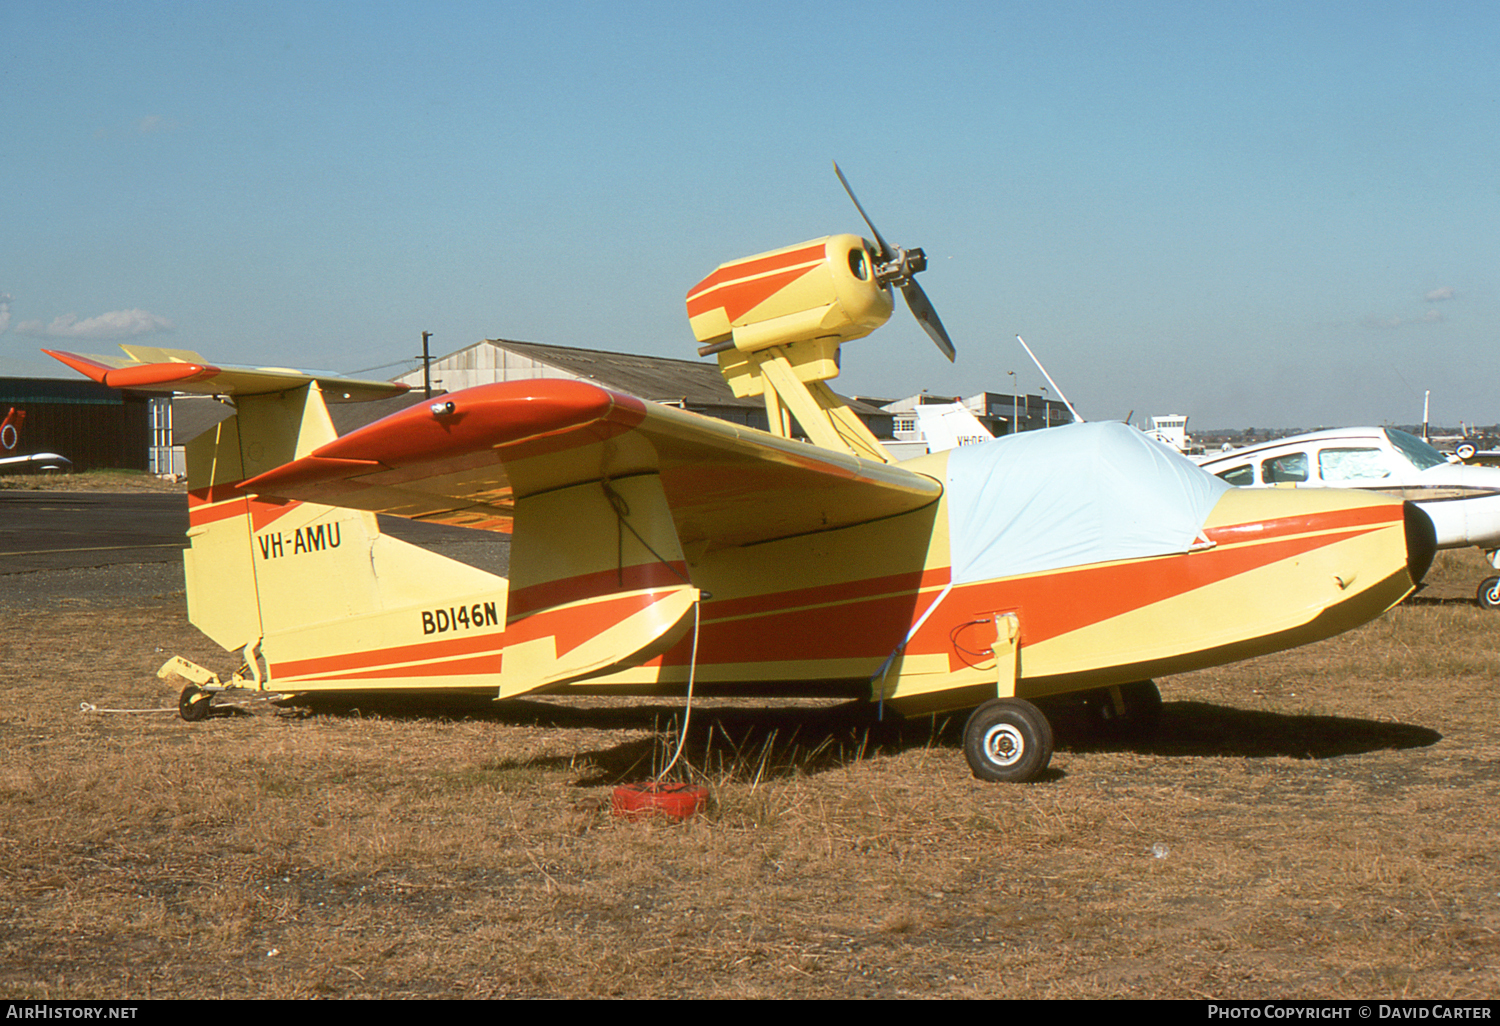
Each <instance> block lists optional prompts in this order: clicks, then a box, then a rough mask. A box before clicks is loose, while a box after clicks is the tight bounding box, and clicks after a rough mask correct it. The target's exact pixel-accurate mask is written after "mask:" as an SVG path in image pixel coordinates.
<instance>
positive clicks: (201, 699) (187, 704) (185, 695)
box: [177, 684, 214, 723]
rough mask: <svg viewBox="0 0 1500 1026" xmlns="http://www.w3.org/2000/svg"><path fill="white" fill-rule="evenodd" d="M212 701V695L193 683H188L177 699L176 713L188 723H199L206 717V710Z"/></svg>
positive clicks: (210, 706) (207, 710)
mask: <svg viewBox="0 0 1500 1026" xmlns="http://www.w3.org/2000/svg"><path fill="white" fill-rule="evenodd" d="M213 701H214V696H213V695H211V694H209V693H208V692H207V691H204V690H203V689H202V688H200V687H198V686H196V685H194V684H189V685H188V686H187V687H185V688H183V689H182V695H181V697H179V698H178V699H177V713H178V715H180V716H181V717H182V718H183V719H184V720H186V721H187V722H189V723H199V722H201V721H203V720H206V719H208V712H209V709H210V708H212V706H213Z"/></svg>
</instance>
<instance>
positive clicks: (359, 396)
mask: <svg viewBox="0 0 1500 1026" xmlns="http://www.w3.org/2000/svg"><path fill="white" fill-rule="evenodd" d="M120 348H121V349H122V350H124V351H125V356H123V357H119V356H96V355H92V354H86V353H63V352H57V351H55V350H51V349H44V350H42V352H44V353H46V354H47V355H48V356H51V357H53V358H55V359H57V360H61V361H62V362H63V363H65V364H67V365H68V366H69V367H72V368H73V369H74V370H76V371H78V372H79V373H80V374H83V375H85V376H87V377H90V378H93V379H94V380H95V381H97V382H99V383H100V384H101V385H108V386H109V387H111V388H133V389H140V390H142V391H148V392H197V393H200V394H203V395H267V394H270V393H275V392H285V391H288V390H289V389H293V388H301V387H302V386H303V385H306V384H307V383H308V382H310V381H316V382H317V383H318V387H319V388H321V389H322V390H323V398H324V399H325V400H326V401H328V402H335V403H338V402H346V403H347V402H363V401H366V400H370V399H386V398H389V397H390V396H393V395H400V394H402V393H403V392H406V391H407V390H408V389H409V388H410V386H409V385H402V384H396V383H395V382H390V381H362V380H359V379H356V378H346V377H344V376H342V375H340V374H334V373H332V372H331V371H310V370H294V369H292V368H290V367H236V366H229V365H217V364H211V363H209V362H208V361H207V360H205V359H204V358H203V357H202V356H200V355H199V354H198V353H195V352H193V351H192V350H190V349H161V348H158V347H155V346H125V345H122V346H121V347H120Z"/></svg>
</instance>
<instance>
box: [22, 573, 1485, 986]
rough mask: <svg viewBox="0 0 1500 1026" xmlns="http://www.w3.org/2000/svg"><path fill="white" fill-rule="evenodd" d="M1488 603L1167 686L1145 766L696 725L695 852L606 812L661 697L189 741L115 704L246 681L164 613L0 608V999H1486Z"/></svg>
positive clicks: (823, 725)
mask: <svg viewBox="0 0 1500 1026" xmlns="http://www.w3.org/2000/svg"><path fill="white" fill-rule="evenodd" d="M1483 570H1484V565H1483V563H1482V562H1481V561H1479V560H1478V557H1477V555H1474V556H1471V555H1467V554H1465V555H1458V556H1455V555H1451V554H1444V555H1443V556H1441V557H1440V559H1439V563H1438V565H1437V567H1436V568H1435V569H1434V572H1433V575H1432V579H1433V581H1434V582H1435V587H1433V588H1431V589H1430V591H1429V594H1430V595H1431V596H1433V597H1429V598H1426V599H1424V600H1421V601H1418V602H1415V603H1413V604H1410V605H1407V606H1403V607H1401V608H1398V609H1396V610H1394V611H1393V612H1391V613H1389V614H1387V615H1386V616H1385V617H1384V618H1382V619H1381V620H1379V621H1377V622H1375V623H1373V624H1370V625H1368V626H1367V627H1365V628H1363V629H1361V630H1359V631H1356V632H1353V633H1351V634H1348V635H1346V636H1344V637H1341V638H1337V639H1334V640H1332V641H1329V642H1326V643H1323V644H1320V645H1317V646H1313V647H1309V648H1306V649H1302V650H1298V651H1295V652H1291V653H1286V654H1282V655H1277V656H1270V657H1266V658H1262V659H1258V660H1255V661H1252V662H1247V663H1243V664H1240V665H1237V666H1232V667H1227V668H1223V669H1218V670H1213V671H1207V672H1202V673H1194V674H1187V675H1183V676H1179V677H1173V678H1167V679H1164V680H1162V681H1161V682H1160V684H1161V689H1162V692H1163V696H1164V698H1165V700H1166V707H1165V710H1164V714H1163V723H1162V731H1161V734H1160V736H1159V737H1158V738H1157V739H1155V740H1153V741H1150V742H1142V743H1134V744H1129V745H1120V744H1110V743H1107V742H1104V741H1102V740H1099V739H1095V738H1090V737H1089V736H1088V735H1087V733H1085V732H1083V730H1082V729H1081V727H1080V726H1079V725H1077V724H1070V723H1067V722H1061V723H1059V725H1058V735H1059V747H1058V753H1057V755H1056V757H1055V758H1054V761H1053V770H1052V772H1051V773H1050V775H1049V776H1048V778H1047V779H1045V780H1044V781H1042V782H1040V783H1037V784H1033V785H995V784H985V783H981V782H979V781H977V780H975V779H973V778H972V777H971V776H970V774H969V772H968V769H967V766H966V764H965V762H964V758H963V754H962V751H961V749H960V746H959V738H958V735H959V730H960V729H961V726H962V719H961V718H953V719H951V720H950V719H940V720H938V721H936V722H931V721H922V722H920V723H912V724H907V725H906V726H905V727H904V728H903V729H902V730H900V731H892V730H888V729H887V730H881V729H872V728H871V726H870V725H869V724H868V723H863V722H862V721H860V720H858V719H857V718H855V717H853V716H851V715H850V714H849V713H848V711H847V710H843V709H837V708H832V707H817V706H813V705H807V704H803V705H797V704H784V705H780V706H776V707H773V708H767V707H765V706H763V705H757V704H754V703H748V702H718V703H712V704H705V705H701V706H700V707H698V708H697V709H695V711H694V714H693V719H692V725H691V729H690V731H689V743H688V746H687V756H686V757H687V759H688V760H689V761H690V772H691V773H692V774H693V775H694V777H695V779H699V780H701V781H703V782H705V783H707V784H708V785H709V786H710V787H711V789H712V795H713V799H712V804H711V807H710V809H709V811H708V812H707V813H706V814H704V815H702V816H700V817H698V818H696V819H694V820H691V821H688V822H685V823H665V822H641V823H632V822H626V821H623V820H620V819H616V818H614V817H612V816H611V815H610V812H609V808H608V806H609V797H610V793H611V789H612V787H613V785H615V784H616V783H618V782H621V781H631V780H642V779H646V778H647V777H649V775H650V773H651V771H652V766H653V764H659V763H660V760H661V750H662V748H661V744H660V741H659V739H660V737H661V735H662V734H663V733H665V732H666V730H667V728H668V725H669V724H670V723H671V722H672V721H673V718H674V717H676V716H678V715H679V711H680V710H679V709H678V707H677V706H676V705H674V704H673V703H670V702H652V703H647V704H644V705H639V704H631V703H625V702H605V701H593V702H583V701H580V702H564V701H522V702H515V703H512V704H509V705H505V706H500V707H493V708H476V709H470V710H462V709H457V710H449V711H447V712H444V711H441V710H431V709H425V710H424V709H406V710H402V709H385V710H372V709H366V710H360V711H349V712H344V713H338V714H334V713H320V714H317V715H309V714H306V713H302V712H296V711H288V710H276V709H273V708H270V707H264V706H263V707H259V708H253V709H247V710H245V711H242V712H227V713H224V714H218V715H215V716H214V717H213V718H212V719H210V720H209V721H207V722H204V723H199V724H188V723H184V722H182V721H181V720H180V719H178V718H177V716H176V715H175V714H173V713H149V712H145V713H143V712H130V713H126V712H111V711H106V710H116V709H154V708H174V707H175V701H176V696H175V694H174V693H173V692H172V691H171V690H169V689H168V688H167V687H165V686H164V685H162V684H161V683H159V682H158V681H157V680H156V679H155V676H154V674H155V670H156V668H157V667H158V666H159V665H160V664H161V662H162V661H163V660H164V659H165V658H166V657H167V656H168V655H171V654H174V653H180V654H182V655H185V656H187V657H188V658H190V659H194V660H196V661H198V662H201V663H204V664H205V665H208V666H211V667H213V668H215V669H219V670H221V671H227V670H229V669H232V668H233V660H232V659H231V658H230V657H228V656H226V655H225V654H224V653H222V652H219V651H218V650H217V649H216V648H215V647H214V646H213V645H212V644H211V643H209V642H207V641H206V640H204V639H203V638H201V637H199V636H198V635H197V633H196V632H195V631H194V630H193V629H192V628H191V627H189V626H188V625H187V624H186V622H185V618H184V613H183V605H182V600H181V597H180V596H162V597H160V598H158V599H153V600H150V601H145V602H135V603H134V604H131V605H128V606H119V605H111V604H110V603H108V602H107V601H102V600H100V601H93V602H88V601H74V602H64V603H62V604H59V605H56V606H54V607H53V608H49V609H43V610H26V611H5V610H3V609H0V679H3V681H4V693H5V696H6V701H5V703H4V705H3V707H0V745H3V751H4V753H5V757H4V760H3V764H0V995H4V996H5V997H7V998H86V997H93V998H106V997H107V998H131V999H141V998H168V997H170V998H211V997H221V996H222V997H249V998H306V997H342V998H353V997H434V998H437V997H441V998H483V997H523V996H525V997H601V996H619V997H680V996H689V997H908V996H909V997H1027V998H1046V997H1133V996H1142V997H1158V998H1204V997H1210V996H1212V997H1223V998H1268V997H1321V998H1338V997H1403V996H1404V997H1426V998H1437V997H1445V998H1457V997H1468V998H1484V997H1492V996H1494V995H1495V994H1496V993H1497V991H1500V967H1497V959H1500V932H1497V930H1500V851H1497V846H1496V837H1497V831H1496V828H1495V826H1494V824H1493V822H1492V819H1491V817H1492V816H1494V815H1496V797H1497V793H1500V774H1497V763H1496V756H1497V726H1500V694H1497V691H1496V686H1495V683H1496V680H1497V677H1500V646H1497V643H1496V639H1497V636H1500V620H1497V619H1496V615H1495V614H1492V613H1488V614H1487V613H1484V612H1482V611H1480V610H1479V609H1478V608H1476V607H1475V605H1474V604H1473V601H1472V596H1473V586H1474V583H1475V582H1476V581H1477V579H1478V577H1479V576H1481V574H1482V572H1483ZM22 576H23V575H14V576H13V577H12V579H11V582H10V583H14V582H16V581H19V580H20V578H21V577H22ZM83 701H86V702H90V703H93V704H94V705H95V706H97V707H99V711H96V712H87V711H81V710H80V707H79V703H80V702H83ZM659 728H660V730H659Z"/></svg>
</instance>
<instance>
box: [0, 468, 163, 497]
mask: <svg viewBox="0 0 1500 1026" xmlns="http://www.w3.org/2000/svg"><path fill="white" fill-rule="evenodd" d="M3 491H25V492H185V491H187V485H185V484H183V483H181V482H173V481H164V480H162V479H161V478H159V477H156V476H155V475H153V474H148V473H146V472H145V471H143V470H85V471H80V472H78V473H76V474H0V492H3Z"/></svg>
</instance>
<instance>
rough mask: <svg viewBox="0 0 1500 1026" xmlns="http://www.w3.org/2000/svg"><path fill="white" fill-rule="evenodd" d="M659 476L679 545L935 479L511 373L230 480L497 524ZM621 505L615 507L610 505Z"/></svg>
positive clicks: (900, 495)
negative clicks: (530, 502) (543, 502)
mask: <svg viewBox="0 0 1500 1026" xmlns="http://www.w3.org/2000/svg"><path fill="white" fill-rule="evenodd" d="M639 474H659V475H660V477H661V482H662V488H663V490H664V492H665V493H666V497H667V501H668V504H669V506H670V508H671V511H672V518H673V520H674V522H675V523H676V527H677V533H678V537H679V538H680V540H681V542H682V544H683V545H684V546H689V545H692V544H694V543H695V542H700V543H707V544H709V545H713V546H720V545H743V544H747V543H750V542H756V541H765V540H769V539H773V538H782V537H787V536H790V535H795V534H805V533H809V532H813V531H820V530H825V529H828V528H834V527H843V526H848V525H850V524H856V523H861V522H865V521H869V520H876V519H879V518H882V517H888V516H894V515H896V514H899V513H905V512H908V511H910V510H914V509H917V508H920V507H922V506H925V505H927V504H929V503H931V502H934V501H935V500H936V499H937V498H938V497H939V496H940V495H941V494H942V485H941V484H940V483H939V482H938V481H936V480H935V479H933V478H930V477H926V476H924V475H922V474H917V473H914V472H912V471H908V470H903V469H901V468H900V467H895V466H889V465H886V464H881V463H875V462H872V461H869V460H862V459H859V458H857V457H854V456H850V455H846V454H842V453H837V452H833V451H831V450H828V449H822V448H819V447H817V446H813V445H809V444H806V443H803V442H795V441H789V440H786V439H782V438H777V437H775V436H773V435H770V434H769V433H767V432H764V431H757V430H755V429H753V428H748V427H742V426H738V425H734V424H730V423H728V422H726V421H720V420H716V419H713V418H710V417H704V416H700V415H698V414H694V413H687V412H685V411H682V410H678V409H675V408H672V407H668V406H662V405H659V404H657V403H651V402H646V401H644V400H641V399H637V398H635V397H634V396H629V395H624V394H621V393H618V392H612V391H609V390H608V389H605V388H602V387H600V386H598V385H595V384H592V383H589V382H586V381H573V380H557V379H536V380H530V381H511V382H502V383H498V384H491V385H481V386H479V387H477V388H470V389H466V390H464V391H461V392H454V393H450V394H447V395H444V396H441V397H440V398H438V399H436V400H435V401H434V402H432V403H419V404H418V405H416V406H412V407H409V408H407V409H405V410H402V411H400V412H398V413H394V414H392V415H391V416H389V417H386V418H384V419H383V420H379V421H376V422H375V423H373V424H369V425H367V426H365V427H363V428H360V429H359V430H356V431H352V432H350V433H349V434H347V435H344V436H342V437H340V438H338V439H336V440H334V441H332V442H329V443H328V444H326V445H323V446H321V447H319V448H317V449H315V450H314V451H313V452H311V453H309V454H308V455H306V456H304V457H302V458H301V459H298V460H294V461H292V462H290V463H287V464H284V465H283V466H281V467H278V468H276V469H275V470H271V471H269V472H267V473H264V474H261V475H259V476H257V477H253V478H251V479H249V480H247V481H245V482H243V484H242V485H241V487H242V488H243V489H244V490H245V491H250V492H255V493H258V494H259V495H261V496H263V497H265V496H269V497H276V498H286V499H298V500H303V501H309V502H317V503H322V504H325V505H333V506H344V507H349V508H353V509H363V510H370V511H372V512H378V513H390V514H395V515H397V516H403V517H408V518H411V519H416V520H427V521H435V522H438V523H446V524H456V525H460V526H465V527H479V528H485V529H489V530H499V531H508V530H509V529H510V522H511V517H512V515H513V513H514V510H515V501H516V499H517V498H523V497H527V496H530V495H538V494H541V493H543V492H547V491H552V490H554V489H558V488H565V487H568V486H570V485H576V484H580V483H584V482H588V481H594V480H611V479H614V480H618V479H623V478H628V477H632V476H635V475H639ZM622 512H624V511H622Z"/></svg>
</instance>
